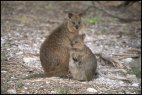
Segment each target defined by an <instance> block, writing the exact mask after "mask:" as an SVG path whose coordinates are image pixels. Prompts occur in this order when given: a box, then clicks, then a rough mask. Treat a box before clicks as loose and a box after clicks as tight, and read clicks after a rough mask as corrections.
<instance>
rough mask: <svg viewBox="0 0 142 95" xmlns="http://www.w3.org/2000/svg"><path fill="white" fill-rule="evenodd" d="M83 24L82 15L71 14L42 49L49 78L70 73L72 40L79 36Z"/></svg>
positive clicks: (41, 53) (45, 42)
mask: <svg viewBox="0 0 142 95" xmlns="http://www.w3.org/2000/svg"><path fill="white" fill-rule="evenodd" d="M82 27H83V24H82V23H81V17H80V14H77V13H75V14H74V13H69V14H68V19H67V21H65V22H64V23H63V24H62V25H60V26H59V27H58V28H56V29H55V30H54V31H53V32H52V33H51V34H50V35H49V36H48V38H47V39H46V40H45V41H44V42H43V44H42V46H41V48H40V60H41V65H42V67H43V70H44V72H45V73H46V75H47V76H59V77H60V76H65V75H66V74H67V73H68V64H69V58H70V54H69V50H68V46H69V45H70V40H69V39H71V38H73V37H74V36H75V35H78V32H79V30H80V29H82Z"/></svg>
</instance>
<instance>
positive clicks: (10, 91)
mask: <svg viewBox="0 0 142 95" xmlns="http://www.w3.org/2000/svg"><path fill="white" fill-rule="evenodd" d="M7 92H8V93H9V94H16V90H15V89H9V90H7Z"/></svg>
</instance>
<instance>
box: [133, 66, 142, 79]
mask: <svg viewBox="0 0 142 95" xmlns="http://www.w3.org/2000/svg"><path fill="white" fill-rule="evenodd" d="M132 73H133V74H135V75H136V77H138V78H140V77H141V71H140V70H138V69H136V68H135V69H133V70H132Z"/></svg>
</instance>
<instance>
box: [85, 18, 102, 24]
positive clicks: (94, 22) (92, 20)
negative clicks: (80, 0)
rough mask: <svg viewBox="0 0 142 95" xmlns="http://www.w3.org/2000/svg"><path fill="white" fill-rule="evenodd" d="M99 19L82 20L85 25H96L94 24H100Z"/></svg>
mask: <svg viewBox="0 0 142 95" xmlns="http://www.w3.org/2000/svg"><path fill="white" fill-rule="evenodd" d="M100 20H101V19H100V17H95V18H84V19H83V22H85V23H89V24H96V23H100Z"/></svg>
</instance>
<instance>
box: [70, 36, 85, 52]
mask: <svg viewBox="0 0 142 95" xmlns="http://www.w3.org/2000/svg"><path fill="white" fill-rule="evenodd" d="M84 38H85V34H82V35H76V36H75V37H74V38H73V39H72V40H71V47H72V48H73V49H79V50H82V49H83V48H84V46H85V44H84Z"/></svg>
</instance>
